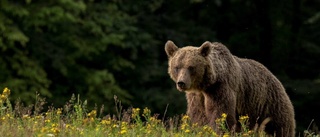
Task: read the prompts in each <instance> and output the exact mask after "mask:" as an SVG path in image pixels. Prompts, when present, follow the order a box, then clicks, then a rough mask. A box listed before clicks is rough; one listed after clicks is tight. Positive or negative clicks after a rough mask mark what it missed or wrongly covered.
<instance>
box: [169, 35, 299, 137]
mask: <svg viewBox="0 0 320 137" xmlns="http://www.w3.org/2000/svg"><path fill="white" fill-rule="evenodd" d="M165 51H166V53H167V55H168V58H169V61H168V64H169V67H168V73H169V75H170V77H171V78H172V80H173V81H174V82H175V83H176V88H177V89H178V90H179V91H184V92H185V93H186V98H187V103H188V106H187V115H188V116H189V117H190V118H191V121H192V122H197V123H199V124H202V125H204V124H209V125H211V126H212V127H214V128H217V126H216V123H215V120H216V119H217V118H220V117H221V115H222V113H225V114H227V118H226V122H227V126H228V127H229V128H230V129H234V130H235V129H239V126H237V124H239V123H237V121H238V119H239V116H244V115H248V116H249V117H250V118H249V128H251V129H253V128H254V127H255V125H257V124H258V125H261V124H262V122H263V121H264V120H266V119H269V120H270V121H269V122H268V123H266V122H264V124H265V125H264V126H265V129H264V130H265V132H266V133H268V134H270V135H276V136H277V137H294V135H295V119H294V108H293V105H292V103H291V101H290V99H289V97H288V95H287V93H286V92H285V89H284V87H283V86H282V84H281V83H280V81H279V80H278V79H277V78H276V77H275V76H274V75H273V74H272V73H271V72H270V71H269V70H268V69H267V68H266V67H265V66H263V65H262V64H260V63H258V62H257V61H254V60H251V59H244V58H239V57H236V56H234V55H232V54H231V53H230V51H229V50H228V49H227V47H226V46H224V45H223V44H221V43H217V42H215V43H211V42H208V41H206V42H204V43H203V44H202V45H201V46H200V47H194V46H186V47H183V48H178V47H177V46H176V45H175V44H174V43H173V42H172V41H170V40H169V41H168V42H167V43H166V44H165Z"/></svg>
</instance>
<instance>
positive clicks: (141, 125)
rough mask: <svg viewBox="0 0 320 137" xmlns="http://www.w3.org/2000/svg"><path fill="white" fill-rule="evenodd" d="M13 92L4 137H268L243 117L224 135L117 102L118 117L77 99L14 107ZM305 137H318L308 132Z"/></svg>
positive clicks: (1, 121) (2, 104)
mask: <svg viewBox="0 0 320 137" xmlns="http://www.w3.org/2000/svg"><path fill="white" fill-rule="evenodd" d="M9 95H10V90H9V89H7V88H5V89H4V90H3V93H2V94H1V98H0V108H1V109H0V134H1V135H2V136H3V135H4V136H6V137H31V136H39V137H55V136H60V137H81V136H83V137H102V136H108V137H109V136H111V137H112V136H124V137H126V136H128V137H132V136H134V137H137V136H140V137H149V136H156V137H160V136H164V137H167V136H169V137H194V136H199V137H205V136H210V137H211V136H213V137H214V136H219V137H220V136H222V137H229V136H237V137H249V136H265V134H264V133H263V132H257V131H252V130H249V129H247V127H246V124H247V121H248V118H249V117H248V116H242V117H240V120H239V122H240V123H241V126H242V131H241V132H240V133H234V132H230V131H229V129H228V128H227V127H226V124H225V118H226V115H225V114H223V115H222V116H221V118H220V119H217V120H216V123H217V125H219V129H220V131H223V132H221V133H217V132H215V131H214V130H213V129H212V128H211V127H209V126H199V125H197V124H192V123H191V122H190V119H189V117H188V116H186V115H182V116H176V117H172V118H169V119H167V120H160V119H159V118H158V117H157V114H152V113H151V111H150V109H148V108H144V109H140V108H130V109H127V110H123V109H122V106H121V102H120V101H119V100H117V99H116V98H115V104H116V110H117V114H116V115H112V116H111V115H102V112H103V107H101V108H100V109H99V110H98V109H94V110H87V107H86V104H87V102H86V101H84V102H82V101H81V100H80V99H79V96H78V97H75V96H74V95H73V96H72V97H71V99H70V100H69V101H68V102H67V103H66V104H65V105H64V107H63V108H54V107H49V108H48V109H47V111H45V112H43V110H44V108H43V106H44V104H45V100H44V99H43V98H41V97H40V96H39V95H37V100H36V103H35V104H34V105H31V106H23V105H22V104H21V103H19V101H17V102H16V103H15V104H14V107H13V105H12V104H11V102H10V101H9V99H8V98H9ZM305 135H308V136H310V137H312V136H315V135H314V134H313V133H309V132H306V134H305Z"/></svg>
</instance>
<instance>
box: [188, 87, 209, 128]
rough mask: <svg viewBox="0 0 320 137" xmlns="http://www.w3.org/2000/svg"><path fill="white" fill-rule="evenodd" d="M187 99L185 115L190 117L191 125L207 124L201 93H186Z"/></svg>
mask: <svg viewBox="0 0 320 137" xmlns="http://www.w3.org/2000/svg"><path fill="white" fill-rule="evenodd" d="M186 97H187V103H188V108H187V115H188V116H189V117H190V120H191V122H192V123H198V124H199V125H205V124H208V119H207V118H206V114H205V113H206V112H205V106H204V96H203V94H202V93H200V92H199V93H194V92H192V93H190V92H189V93H188V92H187V93H186Z"/></svg>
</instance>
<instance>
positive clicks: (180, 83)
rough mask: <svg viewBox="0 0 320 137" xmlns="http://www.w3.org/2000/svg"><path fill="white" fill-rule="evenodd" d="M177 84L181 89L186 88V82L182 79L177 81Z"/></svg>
mask: <svg viewBox="0 0 320 137" xmlns="http://www.w3.org/2000/svg"><path fill="white" fill-rule="evenodd" d="M177 86H178V87H179V88H180V89H185V88H186V84H185V83H184V82H182V81H179V82H178V83H177Z"/></svg>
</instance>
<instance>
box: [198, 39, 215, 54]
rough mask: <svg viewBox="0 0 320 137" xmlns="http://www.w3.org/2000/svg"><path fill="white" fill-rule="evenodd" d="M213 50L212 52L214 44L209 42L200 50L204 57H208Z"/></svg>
mask: <svg viewBox="0 0 320 137" xmlns="http://www.w3.org/2000/svg"><path fill="white" fill-rule="evenodd" d="M211 50H212V43H211V42H209V41H206V42H204V43H203V44H202V45H201V46H200V48H199V51H200V54H201V55H202V56H204V57H206V56H208V55H209V54H210V52H211Z"/></svg>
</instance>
